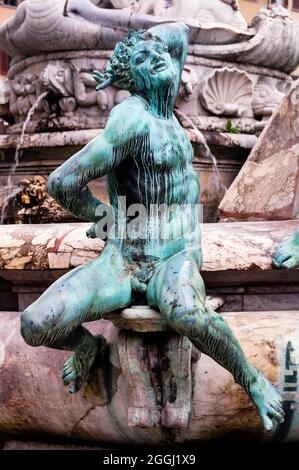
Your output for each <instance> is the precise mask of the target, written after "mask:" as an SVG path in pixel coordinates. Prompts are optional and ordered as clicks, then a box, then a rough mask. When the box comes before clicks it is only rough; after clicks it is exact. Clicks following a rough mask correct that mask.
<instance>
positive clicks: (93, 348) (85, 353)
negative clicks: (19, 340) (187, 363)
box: [21, 245, 131, 393]
mask: <svg viewBox="0 0 299 470" xmlns="http://www.w3.org/2000/svg"><path fill="white" fill-rule="evenodd" d="M130 302H131V283H130V278H129V276H128V275H127V272H126V269H125V266H124V263H123V259H122V257H121V255H120V253H119V252H118V250H117V249H116V248H115V247H114V246H112V245H110V246H106V247H105V249H104V252H103V253H102V255H101V256H100V257H99V258H97V259H95V260H94V261H91V262H90V263H87V264H84V265H82V266H80V267H78V268H76V269H74V270H73V271H70V272H69V273H67V274H66V275H64V276H63V277H61V278H60V279H58V280H57V281H56V282H55V283H54V284H52V285H51V286H50V287H49V289H48V290H47V291H46V292H44V293H43V294H42V296H41V297H39V299H38V300H37V301H36V302H34V303H33V304H32V305H31V306H29V307H28V308H27V309H26V310H25V311H24V313H23V315H22V319H21V333H22V336H23V338H24V340H25V341H26V343H28V344H29V345H31V346H47V347H49V348H54V349H62V350H67V351H74V352H75V354H74V356H72V357H71V358H70V359H68V360H67V361H66V363H65V366H64V370H63V376H62V378H63V382H64V384H65V385H69V384H71V383H72V385H71V388H70V391H71V392H72V393H75V392H76V391H78V390H79V388H80V387H81V385H82V383H83V382H84V381H86V380H87V378H88V375H89V371H90V368H91V366H92V364H93V361H94V359H95V356H96V354H97V352H98V350H99V348H103V347H104V345H105V340H104V338H96V337H94V336H93V335H92V334H91V333H90V332H89V331H88V330H87V329H85V328H83V327H82V326H81V324H82V323H83V322H88V321H94V320H97V319H100V318H101V315H102V314H103V313H106V312H110V311H113V310H116V309H119V308H124V307H126V306H128V305H130Z"/></svg>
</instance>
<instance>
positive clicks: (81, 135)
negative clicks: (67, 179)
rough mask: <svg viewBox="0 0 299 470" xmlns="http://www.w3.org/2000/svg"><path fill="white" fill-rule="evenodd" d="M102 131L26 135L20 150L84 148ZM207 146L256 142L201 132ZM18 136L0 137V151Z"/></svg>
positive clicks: (247, 146)
mask: <svg viewBox="0 0 299 470" xmlns="http://www.w3.org/2000/svg"><path fill="white" fill-rule="evenodd" d="M185 130H186V132H187V135H188V137H189V139H190V140H191V142H192V143H197V141H198V136H197V134H196V133H195V132H194V131H192V130H191V129H185ZM101 132H103V129H86V130H79V131H65V132H44V133H40V134H27V135H26V136H25V137H24V141H23V145H22V149H32V148H33V149H37V148H57V147H77V146H84V145H86V144H87V143H88V142H90V141H91V140H92V139H94V138H95V137H97V136H98V135H99V134H100V133H101ZM202 134H203V135H204V136H205V138H206V140H207V143H208V144H209V145H223V146H225V147H229V148H240V149H242V148H244V149H251V148H252V147H253V146H254V144H255V143H256V141H257V137H256V136H255V135H249V134H230V133H224V132H222V133H221V132H208V131H207V132H202ZM19 140H20V135H19V134H2V135H0V150H2V151H4V150H7V149H15V148H16V146H17V144H18V143H19Z"/></svg>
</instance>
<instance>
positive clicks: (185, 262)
mask: <svg viewBox="0 0 299 470" xmlns="http://www.w3.org/2000/svg"><path fill="white" fill-rule="evenodd" d="M187 47H188V28H187V27H186V26H185V25H184V24H182V23H177V24H165V25H163V26H156V27H154V28H151V29H150V30H149V31H148V32H145V31H144V32H138V33H133V32H131V33H130V34H129V36H128V38H126V39H125V40H124V41H123V43H121V44H118V45H117V46H116V50H115V53H114V54H113V57H112V59H111V61H110V63H109V64H108V66H107V68H106V71H105V72H104V73H103V74H101V73H98V72H97V73H95V76H96V78H97V79H98V81H99V87H98V88H104V87H106V86H108V85H110V84H111V83H116V84H117V85H119V86H120V87H123V88H126V89H128V90H130V92H131V94H132V95H131V97H129V98H128V99H126V100H125V101H124V102H122V103H121V104H120V105H118V106H117V107H115V108H114V110H113V111H112V112H111V114H110V117H109V120H108V123H107V126H106V128H105V130H104V132H103V133H102V134H101V135H100V136H99V137H97V138H96V139H94V140H93V141H92V142H90V144H89V145H87V146H86V147H85V148H84V149H83V150H81V151H80V152H79V153H77V154H76V155H74V156H73V157H72V158H70V159H69V160H68V161H66V162H65V163H64V164H63V165H62V166H61V167H59V168H58V169H57V170H56V171H54V173H52V175H51V176H50V178H49V181H48V191H49V193H50V194H51V195H52V196H53V197H54V198H55V199H56V200H57V201H59V202H60V204H61V205H62V206H63V207H65V208H67V209H68V210H69V211H71V212H72V213H73V214H75V215H76V216H79V217H81V218H82V219H85V220H88V221H92V222H94V225H93V226H92V228H91V229H90V230H89V232H88V236H90V237H95V236H97V235H98V234H99V233H101V232H102V229H103V227H102V225H103V211H102V209H103V205H102V203H101V202H100V201H98V200H97V199H96V198H95V197H94V196H93V195H92V193H91V192H90V190H89V189H88V186H87V184H88V182H89V181H91V180H93V179H95V178H98V177H100V176H103V175H107V179H108V189H109V194H110V201H111V206H112V207H113V209H114V216H115V217H114V219H113V224H112V225H111V226H110V228H109V231H108V233H107V236H106V245H105V249H104V251H103V254H102V255H101V256H100V257H99V258H98V259H96V260H94V261H92V262H90V263H88V264H85V265H83V266H80V267H79V268H77V269H75V270H73V271H71V272H69V273H68V274H66V275H65V276H63V277H62V278H60V279H59V280H57V281H56V282H55V283H54V284H53V285H52V286H51V287H50V288H49V289H48V290H47V291H46V292H45V293H44V294H43V295H42V296H41V297H40V298H39V299H38V300H37V301H36V302H35V303H34V304H33V305H31V306H30V307H29V308H28V309H26V311H25V312H24V313H23V316H22V335H23V337H24V339H25V341H26V342H27V343H28V344H30V345H32V346H40V345H44V346H48V347H51V348H57V349H65V350H70V351H74V352H75V354H74V356H72V357H71V358H70V359H69V360H68V361H67V362H66V364H65V366H64V370H63V376H62V378H63V382H64V384H65V385H69V384H71V389H70V391H71V392H73V393H74V392H76V391H77V390H79V388H80V387H81V385H82V383H84V382H85V381H86V380H87V379H88V375H89V370H90V367H91V365H92V363H93V361H94V358H95V355H96V353H97V351H98V349H99V348H101V347H103V346H104V342H103V340H101V339H96V338H95V337H93V336H92V335H91V334H90V333H89V332H88V331H87V330H86V329H85V328H83V327H82V326H81V324H82V323H83V322H86V321H92V320H96V319H100V318H101V316H102V315H103V314H104V313H106V312H110V311H114V310H117V309H122V308H124V307H128V306H130V305H132V304H136V303H138V302H139V303H144V302H147V303H148V304H149V305H150V306H152V307H155V308H157V309H159V310H160V312H161V315H163V316H164V317H165V318H166V319H167V321H168V323H169V324H170V325H171V326H172V328H173V329H174V330H176V331H177V332H178V333H179V334H183V335H186V336H188V338H189V339H190V341H192V343H193V344H194V345H195V346H196V347H198V348H199V349H200V350H201V351H202V352H204V353H205V354H207V355H209V356H210V357H212V358H213V359H214V360H215V361H217V362H218V363H219V364H221V365H222V366H223V367H225V368H226V369H227V370H229V371H230V372H231V373H232V374H233V376H234V378H235V380H236V382H237V383H238V384H240V385H241V386H242V387H243V389H244V391H245V392H246V393H247V394H248V396H249V397H250V398H251V399H252V401H253V402H254V403H255V405H256V406H257V408H258V411H259V413H260V415H261V418H262V420H263V423H264V426H265V428H266V429H267V430H271V429H272V427H273V423H272V420H273V419H274V420H276V421H279V422H282V421H283V410H282V405H281V398H280V394H279V393H278V391H277V390H276V389H275V388H274V387H273V386H272V385H271V384H270V382H269V381H268V380H267V379H266V378H265V377H264V376H263V375H262V373H261V372H260V371H258V370H257V369H256V368H255V367H253V366H252V365H251V364H250V363H248V361H247V359H246V357H245V356H244V354H243V352H242V350H241V347H240V345H239V343H238V341H237V339H236V338H235V337H234V335H233V333H232V331H231V330H230V328H229V326H228V324H227V323H226V321H225V320H224V319H223V318H222V317H221V316H220V315H219V314H217V313H215V312H213V311H211V310H210V309H209V308H207V307H206V303H205V298H206V296H205V287H204V282H203V280H202V277H201V274H200V269H201V264H202V257H201V236H200V229H199V224H198V217H197V202H198V200H199V185H198V180H197V177H196V174H195V172H194V170H193V167H192V159H193V151H192V146H191V144H190V142H189V140H188V138H187V136H186V134H185V132H184V130H183V129H182V128H181V126H180V124H179V122H178V121H177V119H176V118H175V116H174V114H173V107H174V103H175V99H176V96H177V94H178V91H179V86H180V78H181V73H182V69H183V66H184V63H185V59H186V53H187ZM119 196H122V197H124V196H125V197H126V204H125V206H126V207H123V205H122V204H121V203H120V202H119ZM136 204H138V207H139V206H140V205H141V206H142V207H144V208H145V213H144V214H143V218H142V220H141V222H140V223H139V225H138V224H137V227H136V230H137V228H139V229H140V226H144V227H146V230H145V234H144V236H143V237H141V236H140V234H139V236H137V237H135V238H134V236H131V237H129V236H126V237H122V236H121V234H122V233H123V230H124V229H125V227H126V223H127V222H128V220H129V219H130V218H131V216H134V215H135V212H134V208H136V207H135V205H136ZM161 204H164V205H165V206H166V208H170V207H172V206H174V207H175V210H174V211H170V212H169V213H168V212H167V211H166V216H165V217H164V229H166V231H167V233H168V236H167V237H162V236H161V234H160V232H159V228H160V227H161V223H162V218H161V215H159V214H158V213H157V212H156V211H155V210H154V209H155V207H157V206H158V205H161ZM105 207H106V209H107V211H108V212H109V210H110V209H109V207H107V206H104V208H105ZM99 214H100V215H99ZM119 216H120V217H119ZM104 219H105V218H104ZM178 227H181V233H180V236H179V237H177V236H175V234H176V230H177V228H178ZM115 228H117V230H116V232H117V234H118V235H117V236H116V237H115V236H112V235H113V233H115ZM157 228H158V232H157ZM133 232H134V231H133ZM157 233H158V236H157Z"/></svg>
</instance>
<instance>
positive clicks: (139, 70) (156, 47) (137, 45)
mask: <svg viewBox="0 0 299 470" xmlns="http://www.w3.org/2000/svg"><path fill="white" fill-rule="evenodd" d="M95 78H96V79H97V80H98V81H99V82H100V85H99V86H98V89H103V88H106V87H107V86H109V85H111V84H113V83H114V84H115V85H117V86H118V87H120V88H123V89H125V90H128V91H130V92H133V93H134V92H135V93H142V94H144V93H146V92H147V91H150V90H152V89H156V88H158V87H162V88H163V87H164V86H165V85H167V84H169V83H171V82H172V81H173V80H174V78H175V70H174V67H173V63H172V60H171V57H170V54H169V52H168V49H167V46H166V45H165V44H164V42H163V41H162V40H161V39H160V38H158V37H157V36H155V35H154V34H152V33H150V32H148V31H132V30H131V31H129V33H128V35H127V37H126V38H125V39H124V40H123V41H122V42H119V43H117V44H116V47H115V49H114V52H113V54H112V56H111V58H110V61H109V63H108V65H107V67H106V69H105V71H104V72H103V73H102V74H100V73H98V72H96V73H95Z"/></svg>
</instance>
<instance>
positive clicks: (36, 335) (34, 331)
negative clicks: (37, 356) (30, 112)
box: [21, 307, 47, 346]
mask: <svg viewBox="0 0 299 470" xmlns="http://www.w3.org/2000/svg"><path fill="white" fill-rule="evenodd" d="M21 335H22V337H23V339H24V341H25V342H26V343H27V344H29V346H42V345H43V344H45V342H46V336H47V335H46V330H45V328H44V327H43V325H42V323H41V321H39V320H38V318H36V314H35V313H34V312H33V311H32V309H31V308H30V307H28V308H27V309H26V310H25V311H24V312H23V314H22V316H21Z"/></svg>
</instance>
